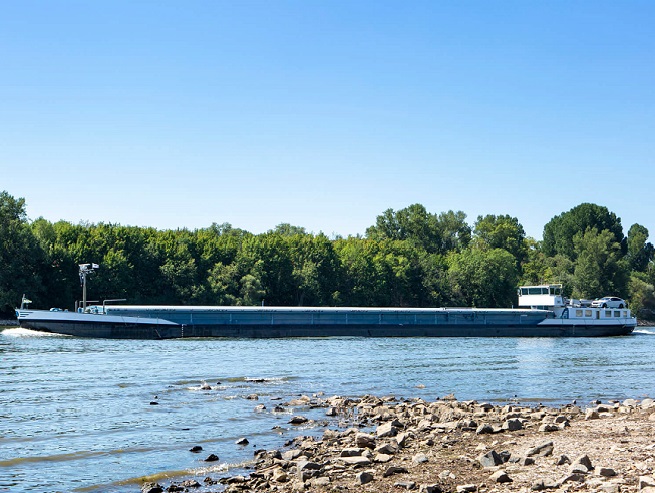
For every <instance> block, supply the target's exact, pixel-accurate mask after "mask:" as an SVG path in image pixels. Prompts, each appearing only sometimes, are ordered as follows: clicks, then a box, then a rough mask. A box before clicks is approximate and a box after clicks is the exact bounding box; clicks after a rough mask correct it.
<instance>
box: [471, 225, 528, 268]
mask: <svg viewBox="0 0 655 493" xmlns="http://www.w3.org/2000/svg"><path fill="white" fill-rule="evenodd" d="M473 234H474V238H473V243H474V244H475V246H476V247H478V248H482V249H483V250H494V249H497V248H500V249H502V250H505V251H507V252H509V253H511V254H512V255H513V256H514V258H515V259H516V261H517V262H518V264H519V265H521V263H522V262H523V261H524V260H525V259H526V257H527V254H528V248H527V245H526V242H525V231H524V230H523V226H522V225H521V223H519V220H518V219H517V218H515V217H511V216H509V215H507V214H505V215H501V216H496V215H493V214H487V215H486V216H478V220H477V221H476V222H475V225H474V227H473Z"/></svg>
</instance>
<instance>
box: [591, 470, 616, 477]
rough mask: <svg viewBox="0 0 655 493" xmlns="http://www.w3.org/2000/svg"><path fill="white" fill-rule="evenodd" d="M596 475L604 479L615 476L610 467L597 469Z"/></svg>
mask: <svg viewBox="0 0 655 493" xmlns="http://www.w3.org/2000/svg"><path fill="white" fill-rule="evenodd" d="M596 473H597V474H598V475H599V476H603V477H604V478H611V477H613V476H616V471H615V470H614V469H612V468H610V467H599V468H598V470H597V471H596Z"/></svg>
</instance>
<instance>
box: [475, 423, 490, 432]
mask: <svg viewBox="0 0 655 493" xmlns="http://www.w3.org/2000/svg"><path fill="white" fill-rule="evenodd" d="M493 432H494V427H493V426H491V425H490V424H486V423H484V424H481V425H480V426H478V427H477V429H476V430H475V434H476V435H486V434H489V435H490V434H492V433H493Z"/></svg>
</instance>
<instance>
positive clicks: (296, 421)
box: [289, 416, 309, 425]
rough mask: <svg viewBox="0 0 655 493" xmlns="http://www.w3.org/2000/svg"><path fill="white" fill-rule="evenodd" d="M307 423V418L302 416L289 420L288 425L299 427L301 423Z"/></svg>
mask: <svg viewBox="0 0 655 493" xmlns="http://www.w3.org/2000/svg"><path fill="white" fill-rule="evenodd" d="M307 421H309V420H308V419H307V418H305V417H304V416H294V417H293V418H291V419H290V420H289V424H291V425H301V424H303V423H307Z"/></svg>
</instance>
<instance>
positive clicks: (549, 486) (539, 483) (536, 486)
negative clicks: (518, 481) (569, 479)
mask: <svg viewBox="0 0 655 493" xmlns="http://www.w3.org/2000/svg"><path fill="white" fill-rule="evenodd" d="M557 488H559V484H557V483H553V482H552V481H544V480H543V479H538V480H536V481H535V482H534V483H532V487H531V488H530V489H531V490H532V491H543V490H554V489H557Z"/></svg>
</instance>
